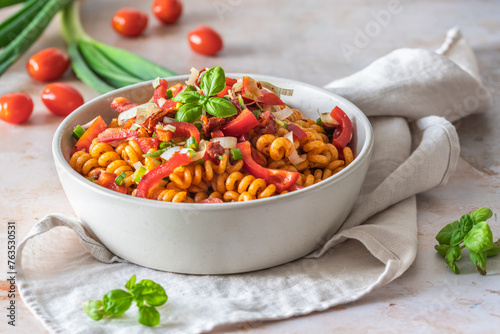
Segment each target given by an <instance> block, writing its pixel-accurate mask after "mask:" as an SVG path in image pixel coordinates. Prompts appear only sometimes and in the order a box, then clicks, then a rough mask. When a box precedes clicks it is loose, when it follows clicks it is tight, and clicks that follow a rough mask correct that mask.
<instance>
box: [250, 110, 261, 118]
mask: <svg viewBox="0 0 500 334" xmlns="http://www.w3.org/2000/svg"><path fill="white" fill-rule="evenodd" d="M252 114H253V115H254V116H255V118H257V119H259V118H260V115H262V110H260V109H256V110H253V111H252Z"/></svg>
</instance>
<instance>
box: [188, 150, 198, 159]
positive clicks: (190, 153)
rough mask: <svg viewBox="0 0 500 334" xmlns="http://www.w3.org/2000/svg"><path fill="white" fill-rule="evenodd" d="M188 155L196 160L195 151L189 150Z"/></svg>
mask: <svg viewBox="0 0 500 334" xmlns="http://www.w3.org/2000/svg"><path fill="white" fill-rule="evenodd" d="M187 154H188V156H189V157H190V158H194V156H195V155H196V151H195V150H188V151H187Z"/></svg>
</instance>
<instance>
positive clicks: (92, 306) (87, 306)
mask: <svg viewBox="0 0 500 334" xmlns="http://www.w3.org/2000/svg"><path fill="white" fill-rule="evenodd" d="M83 311H84V312H85V313H87V314H88V316H89V317H91V318H92V319H93V320H95V321H99V320H101V319H102V317H103V316H104V310H103V307H102V301H101V300H89V301H88V302H86V303H83Z"/></svg>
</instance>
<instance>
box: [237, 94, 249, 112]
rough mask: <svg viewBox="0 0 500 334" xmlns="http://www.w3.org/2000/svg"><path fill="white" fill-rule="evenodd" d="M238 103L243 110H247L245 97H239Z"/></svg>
mask: <svg viewBox="0 0 500 334" xmlns="http://www.w3.org/2000/svg"><path fill="white" fill-rule="evenodd" d="M238 102H239V103H240V106H241V109H243V110H245V109H246V108H247V106H246V105H245V102H244V101H243V97H242V96H241V94H240V95H238Z"/></svg>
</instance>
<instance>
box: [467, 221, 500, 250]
mask: <svg viewBox="0 0 500 334" xmlns="http://www.w3.org/2000/svg"><path fill="white" fill-rule="evenodd" d="M464 245H465V247H467V248H468V249H469V250H471V251H473V252H476V253H480V252H483V251H485V250H488V249H490V248H491V247H492V246H493V233H491V229H490V226H489V225H488V224H487V223H486V222H480V223H477V224H476V226H474V227H473V228H472V229H471V230H470V232H469V233H468V234H467V235H466V236H465V238H464Z"/></svg>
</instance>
